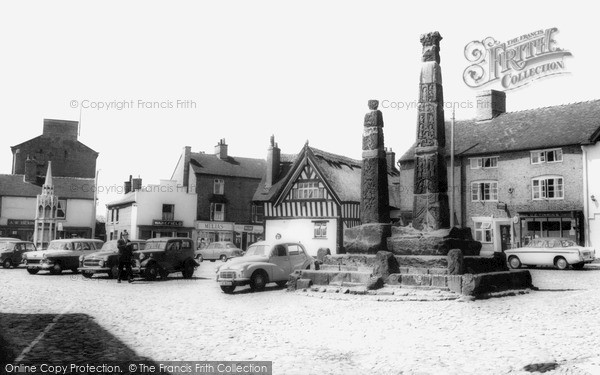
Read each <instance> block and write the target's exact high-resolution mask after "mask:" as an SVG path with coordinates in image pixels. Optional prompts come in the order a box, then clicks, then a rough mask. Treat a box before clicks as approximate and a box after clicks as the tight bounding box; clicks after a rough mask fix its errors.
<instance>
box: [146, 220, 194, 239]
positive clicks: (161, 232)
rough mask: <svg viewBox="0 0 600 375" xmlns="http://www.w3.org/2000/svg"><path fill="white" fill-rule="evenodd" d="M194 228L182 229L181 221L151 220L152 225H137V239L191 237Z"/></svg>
mask: <svg viewBox="0 0 600 375" xmlns="http://www.w3.org/2000/svg"><path fill="white" fill-rule="evenodd" d="M193 230H194V228H190V227H184V226H183V221H181V220H158V219H156V220H152V225H138V231H139V239H141V240H147V239H149V238H160V237H191V236H192V232H193Z"/></svg>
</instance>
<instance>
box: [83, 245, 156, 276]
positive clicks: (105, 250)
mask: <svg viewBox="0 0 600 375" xmlns="http://www.w3.org/2000/svg"><path fill="white" fill-rule="evenodd" d="M117 242H118V240H112V241H108V242H106V243H105V244H104V245H102V249H100V251H97V252H95V253H91V254H88V255H81V256H80V257H79V268H78V270H79V271H80V272H81V274H82V275H83V277H87V278H90V277H92V276H93V275H94V274H95V273H105V274H107V275H108V278H110V279H112V278H116V277H118V274H119V248H118V247H117ZM130 243H131V246H132V247H133V251H137V250H144V246H145V245H146V241H144V240H131V241H130Z"/></svg>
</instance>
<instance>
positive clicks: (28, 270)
mask: <svg viewBox="0 0 600 375" xmlns="http://www.w3.org/2000/svg"><path fill="white" fill-rule="evenodd" d="M27 272H29V274H30V275H35V274H36V273H38V272H40V270H38V269H37V268H28V269H27Z"/></svg>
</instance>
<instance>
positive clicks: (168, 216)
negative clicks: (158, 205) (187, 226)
mask: <svg viewBox="0 0 600 375" xmlns="http://www.w3.org/2000/svg"><path fill="white" fill-rule="evenodd" d="M162 219H163V220H175V205H174V204H163V205H162Z"/></svg>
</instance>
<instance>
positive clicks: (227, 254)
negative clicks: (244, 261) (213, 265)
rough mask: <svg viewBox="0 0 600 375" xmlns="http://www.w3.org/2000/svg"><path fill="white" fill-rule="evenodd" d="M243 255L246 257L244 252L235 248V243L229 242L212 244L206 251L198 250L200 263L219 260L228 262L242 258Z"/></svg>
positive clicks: (197, 257) (197, 255) (197, 254)
mask: <svg viewBox="0 0 600 375" xmlns="http://www.w3.org/2000/svg"><path fill="white" fill-rule="evenodd" d="M242 255H244V252H243V251H242V250H241V249H239V248H238V247H237V246H235V245H234V243H233V242H228V241H217V242H211V243H210V244H208V246H206V247H205V248H204V249H198V250H196V259H198V261H199V262H202V261H203V260H205V259H206V260H210V261H211V262H214V261H215V260H217V259H221V261H222V262H227V260H228V259H231V258H235V257H241V256H242Z"/></svg>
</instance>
